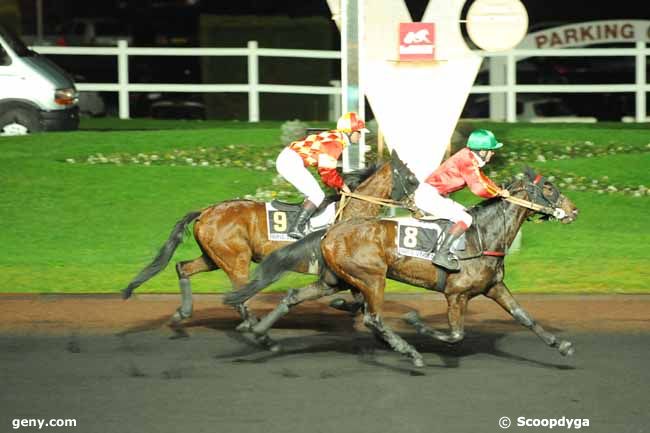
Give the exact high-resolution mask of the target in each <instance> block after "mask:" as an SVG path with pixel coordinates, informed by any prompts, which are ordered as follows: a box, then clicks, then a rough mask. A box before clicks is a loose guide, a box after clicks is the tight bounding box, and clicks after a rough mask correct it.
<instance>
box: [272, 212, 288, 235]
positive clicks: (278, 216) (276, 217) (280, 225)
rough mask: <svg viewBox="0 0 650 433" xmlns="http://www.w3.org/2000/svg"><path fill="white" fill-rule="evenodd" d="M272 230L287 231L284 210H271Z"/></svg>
mask: <svg viewBox="0 0 650 433" xmlns="http://www.w3.org/2000/svg"><path fill="white" fill-rule="evenodd" d="M273 231H275V232H286V231H287V213H286V212H273Z"/></svg>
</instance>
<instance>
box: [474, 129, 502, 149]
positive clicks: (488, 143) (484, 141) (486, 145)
mask: <svg viewBox="0 0 650 433" xmlns="http://www.w3.org/2000/svg"><path fill="white" fill-rule="evenodd" d="M501 146H503V143H499V142H497V139H496V137H495V136H494V134H493V133H492V131H488V130H487V129H477V130H475V131H472V133H471V134H470V135H469V138H468V139H467V147H469V148H470V149H472V150H495V149H498V148H500V147H501Z"/></svg>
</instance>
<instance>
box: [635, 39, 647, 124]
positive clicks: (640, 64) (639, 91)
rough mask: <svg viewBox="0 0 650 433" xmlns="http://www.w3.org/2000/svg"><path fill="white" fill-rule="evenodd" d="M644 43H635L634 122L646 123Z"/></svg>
mask: <svg viewBox="0 0 650 433" xmlns="http://www.w3.org/2000/svg"><path fill="white" fill-rule="evenodd" d="M645 47H646V43H645V41H637V43H636V50H637V54H636V98H635V99H636V121H637V122H645V121H646V116H647V114H646V106H645V104H646V85H647V84H646V78H647V77H646V72H645V68H646V56H645Z"/></svg>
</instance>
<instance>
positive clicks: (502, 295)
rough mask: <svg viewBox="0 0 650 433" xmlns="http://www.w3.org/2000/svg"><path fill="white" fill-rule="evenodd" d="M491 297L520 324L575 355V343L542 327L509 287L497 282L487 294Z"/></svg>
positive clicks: (551, 345)
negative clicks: (560, 337)
mask: <svg viewBox="0 0 650 433" xmlns="http://www.w3.org/2000/svg"><path fill="white" fill-rule="evenodd" d="M485 296H487V297H488V298H490V299H493V300H495V301H496V302H497V304H499V305H500V306H501V307H502V308H503V309H504V310H506V311H507V312H508V313H510V315H511V316H512V317H514V318H515V320H517V322H519V323H520V324H522V325H523V326H525V327H526V328H528V329H530V330H531V331H533V332H534V333H535V334H536V335H537V336H538V337H539V338H541V339H542V341H543V342H544V343H546V344H547V345H549V346H550V347H554V348H556V349H557V350H558V351H559V352H560V353H561V354H562V355H564V356H570V355H573V352H574V349H573V344H571V342H569V341H567V340H560V339H558V338H557V337H556V336H555V335H553V334H551V333H550V332H548V331H546V330H545V329H544V328H542V327H541V326H540V325H539V324H538V323H537V322H535V320H533V318H532V317H531V316H530V314H528V313H527V312H526V311H525V310H524V309H523V308H521V306H520V305H519V303H518V302H517V301H516V300H515V298H514V297H513V296H512V294H511V293H510V291H509V290H508V288H507V287H506V285H505V284H503V283H497V284H495V285H494V286H493V287H491V288H490V290H489V291H488V292H487V293H486V294H485Z"/></svg>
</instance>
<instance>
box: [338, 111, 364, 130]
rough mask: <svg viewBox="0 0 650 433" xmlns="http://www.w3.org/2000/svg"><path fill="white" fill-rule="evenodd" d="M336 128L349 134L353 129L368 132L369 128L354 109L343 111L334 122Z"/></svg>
mask: <svg viewBox="0 0 650 433" xmlns="http://www.w3.org/2000/svg"><path fill="white" fill-rule="evenodd" d="M336 130H337V131H340V132H345V133H346V134H351V133H353V132H355V131H358V132H370V130H369V129H368V128H366V122H364V121H363V120H361V119H359V115H358V114H357V113H355V112H354V111H350V112H348V113H345V114H344V115H343V116H341V117H340V118H339V121H338V122H336Z"/></svg>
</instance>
